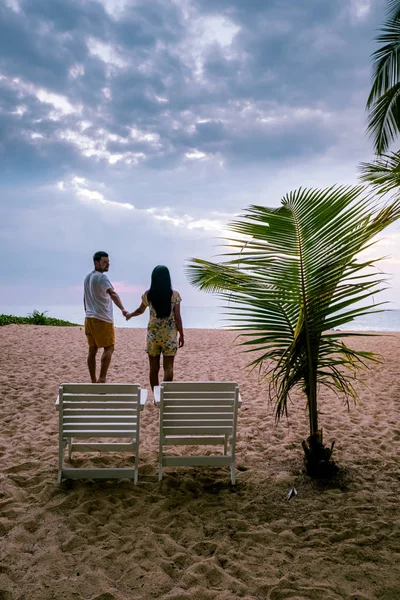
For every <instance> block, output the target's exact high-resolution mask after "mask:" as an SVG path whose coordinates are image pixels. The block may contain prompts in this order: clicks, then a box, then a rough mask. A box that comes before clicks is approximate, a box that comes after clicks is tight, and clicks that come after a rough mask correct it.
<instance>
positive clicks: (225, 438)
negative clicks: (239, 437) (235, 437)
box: [224, 435, 228, 456]
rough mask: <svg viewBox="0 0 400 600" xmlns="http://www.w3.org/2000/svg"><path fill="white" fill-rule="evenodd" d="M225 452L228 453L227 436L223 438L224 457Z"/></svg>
mask: <svg viewBox="0 0 400 600" xmlns="http://www.w3.org/2000/svg"><path fill="white" fill-rule="evenodd" d="M227 452H228V436H227V435H226V436H225V437H224V454H225V456H226V454H227Z"/></svg>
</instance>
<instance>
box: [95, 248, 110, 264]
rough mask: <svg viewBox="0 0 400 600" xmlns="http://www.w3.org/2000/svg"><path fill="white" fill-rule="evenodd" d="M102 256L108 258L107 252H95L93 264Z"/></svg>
mask: <svg viewBox="0 0 400 600" xmlns="http://www.w3.org/2000/svg"><path fill="white" fill-rule="evenodd" d="M103 256H105V257H106V258H108V254H107V252H103V251H102V250H100V251H99V252H96V253H95V254H93V262H94V263H95V262H99V260H100V259H101V258H103Z"/></svg>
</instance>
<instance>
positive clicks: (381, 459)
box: [0, 325, 400, 600]
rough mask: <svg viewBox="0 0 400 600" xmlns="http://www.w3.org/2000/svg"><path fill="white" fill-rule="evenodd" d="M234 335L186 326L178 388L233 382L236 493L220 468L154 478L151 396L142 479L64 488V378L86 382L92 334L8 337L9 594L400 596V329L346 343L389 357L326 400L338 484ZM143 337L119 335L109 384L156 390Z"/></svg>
mask: <svg viewBox="0 0 400 600" xmlns="http://www.w3.org/2000/svg"><path fill="white" fill-rule="evenodd" d="M234 339H235V334H234V333H232V332H224V331H218V330H194V329H193V330H186V345H185V347H184V348H183V349H182V351H180V352H179V354H178V357H177V359H176V367H175V379H176V380H193V381H196V380H211V381H213V380H221V379H226V380H233V381H237V382H238V383H239V386H240V391H241V395H242V398H243V406H242V408H241V409H240V412H239V421H238V441H237V460H236V466H237V485H236V486H235V487H232V486H231V484H230V478H229V472H228V469H227V468H222V467H221V468H211V467H210V468H208V467H207V468H200V467H197V468H191V467H181V468H179V469H169V470H168V469H167V471H166V476H165V478H164V480H163V481H162V482H161V484H160V483H158V481H157V442H158V408H157V407H155V406H153V405H152V404H150V403H149V404H147V405H146V406H145V408H144V411H143V413H142V421H141V448H140V464H141V466H140V470H139V483H138V485H137V486H135V485H134V484H133V482H130V481H127V480H119V481H118V480H114V481H112V480H110V481H74V482H68V483H67V484H62V485H61V486H60V485H58V484H57V460H58V456H57V453H58V420H57V413H56V411H55V408H54V402H55V398H56V395H57V390H58V386H59V384H60V383H61V382H66V381H75V382H86V381H88V373H87V368H86V350H87V349H86V340H85V336H84V332H83V328H79V327H77V328H63V327H38V326H33V325H24V326H22V325H10V326H7V327H1V328H0V343H1V349H2V350H1V356H2V359H1V371H0V400H1V421H2V436H1V447H0V448H1V491H0V507H1V510H0V514H1V518H0V523H1V535H2V541H1V573H0V598H1V600H14V599H15V600H50V599H61V598H65V599H71V600H72V599H73V600H75V599H76V600H78V599H79V600H81V599H82V600H133V599H140V600H141V599H148V598H149V599H150V598H157V599H161V600H186V599H189V598H192V599H195V600H237V599H239V598H241V599H243V600H256V599H264V598H265V599H268V600H341V599H346V600H347V599H349V600H399V598H400V509H399V503H400V362H399V355H400V333H396V334H391V335H389V334H385V335H382V336H379V337H373V338H359V339H354V340H350V341H349V344H350V345H351V344H353V345H354V346H356V347H361V348H364V349H369V350H371V349H373V350H375V351H376V352H379V353H381V354H382V356H383V361H382V363H381V364H379V365H372V368H371V370H370V371H369V372H368V373H367V374H366V375H365V376H364V381H365V384H366V385H362V384H361V383H360V384H359V385H357V389H358V391H359V394H360V403H359V404H358V405H357V406H354V405H352V406H351V407H350V412H348V410H347V408H346V406H345V405H344V404H343V402H342V400H341V399H340V398H337V397H335V395H334V394H333V393H332V392H330V391H328V390H324V389H323V390H321V392H320V425H321V426H322V427H323V429H324V439H325V442H326V443H328V442H330V441H331V440H333V439H335V440H336V446H335V452H334V458H335V460H336V462H337V463H338V465H339V466H340V468H341V470H340V473H339V475H338V476H337V477H336V478H335V479H334V480H333V481H330V482H327V481H325V482H324V481H312V480H311V479H310V478H308V477H307V476H306V475H305V474H304V469H303V454H302V449H301V445H300V444H301V440H302V439H303V438H304V437H306V436H307V434H308V419H307V414H306V412H305V401H304V399H303V398H302V397H301V395H298V396H294V397H293V403H292V404H291V405H290V406H289V419H288V420H283V421H282V422H281V423H280V424H279V425H276V424H275V418H274V407H273V406H271V405H270V404H269V403H268V394H267V387H266V385H265V384H264V385H259V383H258V376H257V373H254V372H253V373H249V372H248V370H246V369H245V365H246V363H247V362H248V360H249V355H245V354H243V353H242V352H241V351H240V350H238V349H237V348H236V347H235V346H234ZM144 340H145V331H144V330H141V329H117V342H116V351H115V353H114V357H113V360H112V364H111V367H110V371H109V381H110V382H137V383H140V384H142V385H146V386H148V382H147V356H146V354H145V352H144ZM87 460H88V459H86V458H85V457H83V458H82V457H80V458H79V459H77V462H78V461H79V464H81V465H82V466H85V464H86V461H87ZM103 460H109V458H108V456H107V458H106V459H105V458H102V457H101V455H99V456H95V457H94V458H93V460H92V463H93V464H97V465H101V464H102V461H103ZM124 460H125V461H128V462H129V460H130V459H129V458H122V457H121V461H122V463H123V461H124ZM293 486H294V487H295V488H296V490H297V492H298V495H297V496H294V497H293V498H292V499H291V500H290V501H287V500H286V496H287V493H288V491H289V490H290V488H292V487H293Z"/></svg>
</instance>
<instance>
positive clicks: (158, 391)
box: [153, 385, 161, 404]
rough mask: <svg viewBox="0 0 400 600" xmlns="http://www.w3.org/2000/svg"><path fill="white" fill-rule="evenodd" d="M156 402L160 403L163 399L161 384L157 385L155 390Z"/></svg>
mask: <svg viewBox="0 0 400 600" xmlns="http://www.w3.org/2000/svg"><path fill="white" fill-rule="evenodd" d="M153 396H154V402H155V403H156V404H160V401H161V386H159V385H155V386H154V390H153Z"/></svg>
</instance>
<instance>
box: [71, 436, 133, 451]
mask: <svg viewBox="0 0 400 600" xmlns="http://www.w3.org/2000/svg"><path fill="white" fill-rule="evenodd" d="M135 443H136V438H132V440H131V441H130V442H125V443H118V442H114V443H113V444H107V443H106V442H89V443H88V442H87V443H80V442H78V443H74V444H72V452H93V451H95V450H96V451H98V452H130V453H132V452H133V446H134V444H135Z"/></svg>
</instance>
